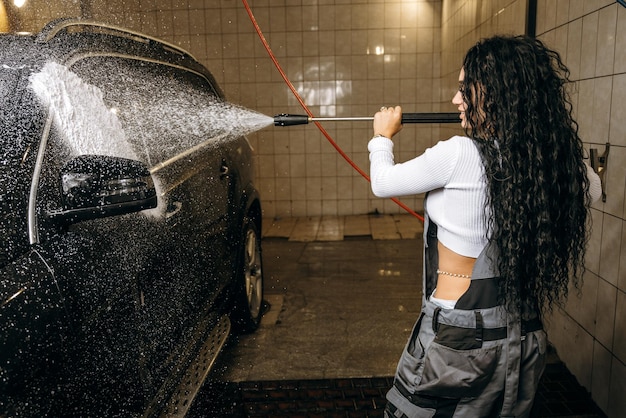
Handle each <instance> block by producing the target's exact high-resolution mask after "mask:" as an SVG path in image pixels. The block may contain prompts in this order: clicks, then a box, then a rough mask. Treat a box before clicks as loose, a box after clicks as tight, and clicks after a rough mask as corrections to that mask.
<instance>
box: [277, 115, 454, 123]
mask: <svg viewBox="0 0 626 418" xmlns="http://www.w3.org/2000/svg"><path fill="white" fill-rule="evenodd" d="M368 120H369V121H372V120H374V117H373V116H357V117H325V118H312V117H310V116H308V115H291V114H288V113H281V114H280V115H276V116H274V126H292V125H306V124H308V123H309V122H323V121H331V122H342V121H343V122H345V121H348V122H354V121H368ZM401 121H402V124H405V123H459V122H461V118H460V117H459V114H458V113H403V114H402V120H401Z"/></svg>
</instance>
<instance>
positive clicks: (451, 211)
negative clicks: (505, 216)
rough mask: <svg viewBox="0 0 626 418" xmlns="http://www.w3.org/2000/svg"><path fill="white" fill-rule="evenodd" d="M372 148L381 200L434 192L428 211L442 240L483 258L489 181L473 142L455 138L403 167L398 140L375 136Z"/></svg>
mask: <svg viewBox="0 0 626 418" xmlns="http://www.w3.org/2000/svg"><path fill="white" fill-rule="evenodd" d="M368 150H369V152H370V178H371V187H372V192H373V193H374V194H375V195H376V196H378V197H397V196H404V195H411V194H419V193H425V192H430V193H429V194H428V199H426V210H427V212H428V216H429V218H430V219H431V220H432V221H433V222H434V223H435V224H437V227H438V229H437V238H438V240H439V241H440V242H441V243H442V244H443V245H445V246H446V247H447V248H449V249H451V250H452V251H454V252H456V253H457V254H461V255H464V256H466V257H474V258H476V257H478V256H479V255H480V252H481V251H482V250H483V248H484V247H485V245H486V244H487V231H486V225H485V216H484V211H485V193H486V183H485V178H484V168H483V164H482V162H481V158H480V155H479V153H478V149H477V148H476V145H475V144H474V143H473V141H472V140H471V139H470V138H467V137H464V136H454V137H452V138H450V139H448V140H447V141H441V142H439V143H437V145H435V146H433V147H432V148H429V149H427V150H426V151H425V152H424V153H423V154H422V155H420V156H418V157H416V158H414V159H412V160H409V161H407V162H404V163H398V164H395V163H394V157H393V142H392V141H391V140H390V139H388V138H384V137H375V138H372V140H371V141H370V142H369V144H368Z"/></svg>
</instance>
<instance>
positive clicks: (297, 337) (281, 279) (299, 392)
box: [191, 215, 604, 417]
mask: <svg viewBox="0 0 626 418" xmlns="http://www.w3.org/2000/svg"><path fill="white" fill-rule="evenodd" d="M421 233H422V224H421V222H420V221H419V220H417V219H416V218H414V217H412V216H411V215H377V216H375V215H371V216H368V215H363V216H351V217H329V218H318V217H312V218H297V219H296V218H289V219H280V220H272V219H267V220H265V225H264V227H263V236H264V238H263V257H264V276H265V294H266V297H265V299H266V300H267V303H268V304H269V306H268V310H267V312H266V313H265V315H264V318H263V322H262V325H261V327H260V329H259V330H258V331H257V332H256V333H255V334H251V335H245V336H241V337H239V338H236V341H232V343H231V344H229V345H228V346H227V347H226V349H225V352H224V353H223V355H222V356H221V357H220V359H219V360H218V363H217V364H216V367H215V370H214V373H213V374H212V376H211V379H210V380H209V381H208V382H207V383H205V386H204V387H203V389H202V391H201V393H200V394H199V398H198V399H197V401H196V403H195V404H194V406H193V407H192V413H191V414H192V416H194V417H203V416H233V417H239V416H241V417H257V416H290V417H295V416H298V417H318V416H328V417H381V416H382V408H384V404H385V399H384V396H385V393H386V391H387V390H388V388H389V387H390V385H391V384H392V377H393V374H394V371H395V366H396V362H397V360H398V357H399V355H400V353H401V351H402V349H403V346H404V344H405V342H406V340H407V338H408V336H409V334H410V332H411V329H412V326H413V323H414V321H415V320H416V318H417V316H418V315H419V308H420V300H421V282H420V280H421V271H422V261H421V248H422V238H421ZM534 412H535V415H534V416H535V417H602V416H604V415H603V414H602V413H601V412H600V411H599V409H598V408H597V407H596V405H595V404H594V403H593V401H591V400H590V397H589V395H588V394H587V393H586V391H585V390H584V388H582V387H581V386H579V385H578V383H577V382H576V379H575V378H574V377H573V376H572V375H571V374H570V372H569V371H568V370H567V368H566V367H565V366H564V365H563V363H561V362H560V360H559V359H558V357H557V356H556V354H554V353H551V356H550V358H549V364H548V366H547V369H546V372H545V374H544V377H543V380H542V383H541V386H540V390H539V393H538V399H537V402H536V405H535V409H534Z"/></svg>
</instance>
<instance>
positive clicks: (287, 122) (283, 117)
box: [274, 113, 309, 126]
mask: <svg viewBox="0 0 626 418" xmlns="http://www.w3.org/2000/svg"><path fill="white" fill-rule="evenodd" d="M308 123H309V116H308V115H290V114H288V113H281V114H280V115H276V116H274V126H292V125H306V124H308Z"/></svg>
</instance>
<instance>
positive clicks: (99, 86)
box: [0, 20, 263, 417]
mask: <svg viewBox="0 0 626 418" xmlns="http://www.w3.org/2000/svg"><path fill="white" fill-rule="evenodd" d="M227 108H228V106H227V104H226V103H225V100H224V97H223V94H222V93H221V92H220V90H219V88H218V87H217V85H216V83H215V81H214V79H213V77H212V76H211V74H210V72H209V71H208V70H206V69H205V68H204V67H203V66H201V65H200V64H199V63H198V62H197V61H195V60H194V59H193V58H192V57H191V56H189V55H188V54H186V53H185V52H184V51H181V50H179V49H178V48H176V47H174V46H172V45H168V44H164V43H161V42H159V41H158V40H155V39H152V38H149V37H146V36H143V35H140V34H136V33H131V32H126V31H123V30H121V29H119V28H114V27H106V26H102V25H98V24H93V23H91V22H85V21H67V20H65V21H59V22H54V23H51V24H50V25H48V26H47V27H46V28H44V30H43V31H42V32H41V33H40V34H37V35H34V36H30V35H19V36H18V35H3V36H0V132H1V134H0V142H1V145H2V148H1V149H2V165H1V168H0V188H1V194H0V216H1V219H2V220H1V221H0V228H1V234H2V239H3V241H4V243H3V244H4V245H2V247H1V248H0V267H1V271H0V277H1V279H0V417H3V416H37V417H42V416H55V417H56V416H159V415H163V414H173V415H178V416H184V414H185V412H186V411H187V408H188V405H189V404H190V402H191V400H192V398H193V395H194V394H195V393H196V391H197V389H198V388H199V387H200V385H201V383H202V380H203V378H204V376H206V374H207V373H208V371H209V370H210V368H211V366H212V364H213V361H214V360H215V357H216V356H217V355H218V353H219V352H220V349H221V347H222V345H223V344H224V341H225V340H226V338H227V336H228V335H229V334H230V333H231V332H233V331H239V332H250V331H254V330H255V329H256V328H257V326H258V323H259V320H260V317H261V300H262V296H263V294H262V291H263V280H262V269H261V245H260V243H261V238H260V231H261V206H260V199H259V195H258V192H257V190H256V188H255V186H254V182H253V180H254V179H253V173H254V170H253V166H252V150H251V147H250V145H249V144H248V142H247V140H246V139H245V137H243V136H242V135H241V132H238V131H236V130H233V129H232V126H224V124H223V123H221V122H220V121H219V120H217V119H220V118H222V119H223V114H222V113H223V112H224V111H226V110H228V109H227ZM216 120H217V121H216ZM190 376H193V379H192V378H191V377H190Z"/></svg>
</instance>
